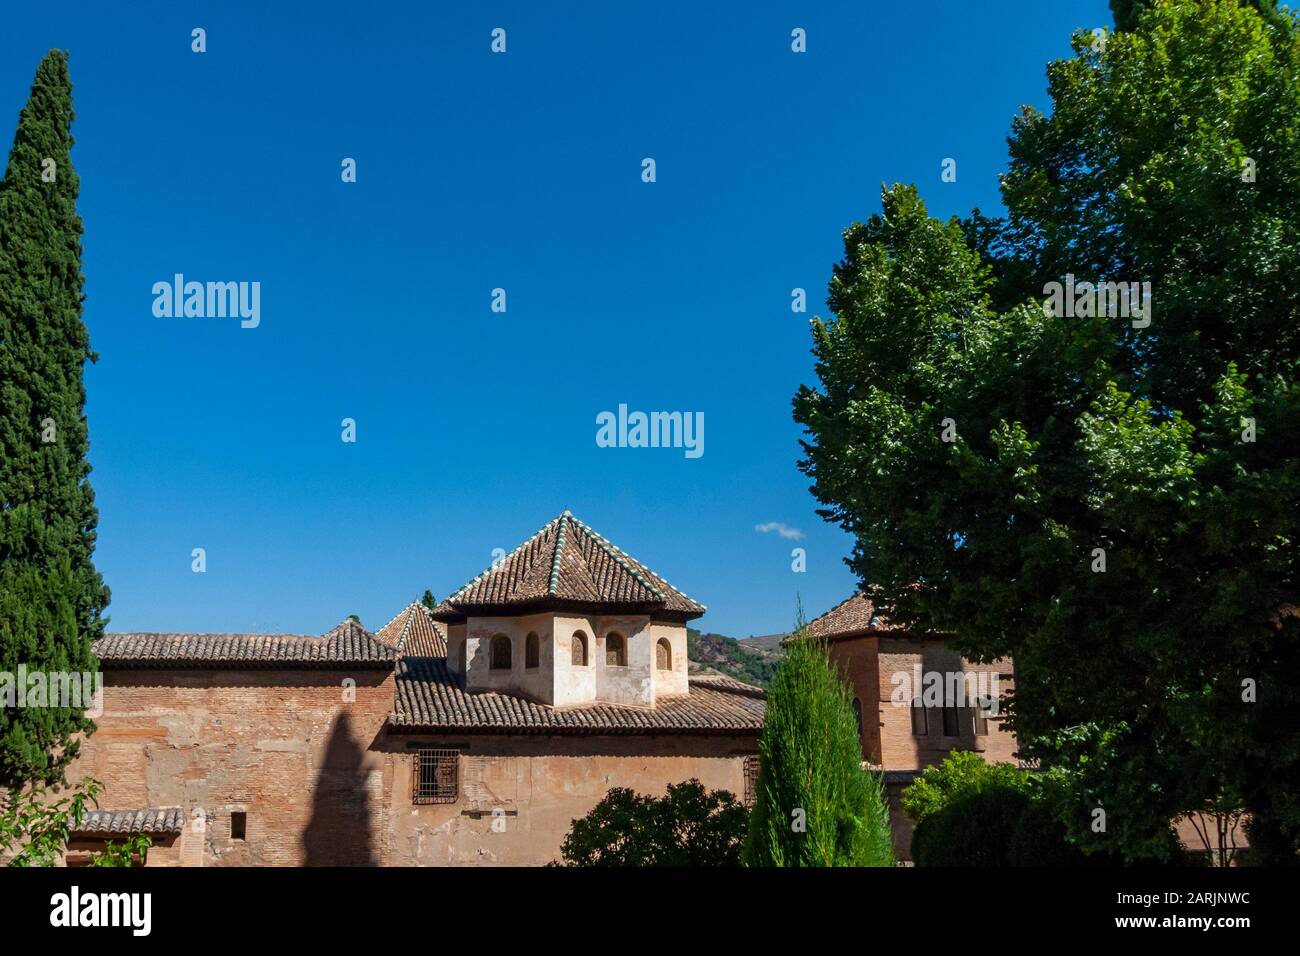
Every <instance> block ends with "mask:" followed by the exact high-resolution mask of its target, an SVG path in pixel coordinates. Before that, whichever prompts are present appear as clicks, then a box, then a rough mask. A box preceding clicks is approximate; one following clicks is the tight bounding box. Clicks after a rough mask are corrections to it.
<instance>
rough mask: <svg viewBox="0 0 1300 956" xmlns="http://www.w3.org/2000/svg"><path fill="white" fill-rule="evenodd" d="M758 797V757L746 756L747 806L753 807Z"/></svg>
mask: <svg viewBox="0 0 1300 956" xmlns="http://www.w3.org/2000/svg"><path fill="white" fill-rule="evenodd" d="M757 799H758V758H757V757H746V758H745V806H747V807H752V806H753V805H754V802H755V801H756V800H757Z"/></svg>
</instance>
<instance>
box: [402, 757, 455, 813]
mask: <svg viewBox="0 0 1300 956" xmlns="http://www.w3.org/2000/svg"><path fill="white" fill-rule="evenodd" d="M413 769H414V775H413V778H412V781H411V802H412V803H455V802H456V801H457V800H458V799H459V798H460V751H459V750H432V749H428V748H423V747H422V748H421V749H419V750H417V751H416V752H415V762H414V764H413Z"/></svg>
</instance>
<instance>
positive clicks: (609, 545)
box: [569, 515, 709, 611]
mask: <svg viewBox="0 0 1300 956" xmlns="http://www.w3.org/2000/svg"><path fill="white" fill-rule="evenodd" d="M569 517H570V518H573V520H574V521H575V522H577V524H578V527H580V528H582V529H583V530H585V531H586V532H587V533H588V534H589V535H591V536H592V537H593V538H595V539H596V543H597V544H599V545H601V547H602V548H603V549H604V550H605V552H606V553H607V554H610V555H612V556H613V557H615V558H616V559H620V560H623V561H628V562H631V561H634V560H635V559H634V558H633V557H632V556H631V555H629V554H628V553H627V552H625V551H624V550H623V549H622V548H620V547H619V546H618V545H616V544H615V543H614V542H613V541H610V540H608V539H607V538H605V537H604V536H602V535H601V533H600V532H599V531H596V530H594V529H592V528H589V527H587V525H585V524H583V523H582V522H581V521H580V520H579V519H577V518H574V517H573V516H572V515H570V516H569ZM637 563H640V562H637ZM628 570H629V571H631V572H632V573H633V574H634V575H636V577H637V579H638V580H641V579H642V576H641V575H640V574H637V572H636V569H635V568H629V569H628ZM654 574H655V577H657V578H659V580H660V581H663V583H664V584H666V585H668V586H669V587H670V588H672V589H673V590H674V591H676V592H677V593H678V594H680V595H681V596H682V597H684V598H686V600H688V601H690V602H691V603H692V604H699V606H700V607H701V608H703V609H704V610H705V611H708V609H709V608H708V606H707V605H705V604H700V602H699V601H697V600H695V598H693V597H691V596H690V595H689V594H687V593H686V592H685V591H683V590H682V589H681V588H679V587H677V585H675V584H673V582H671V581H669V580H668V579H667V578H666V577H664V576H663V575H662V574H660V573H659V572H657V571H656V572H654ZM648 586H649V587H650V589H651V590H652V591H654V592H655V593H656V594H658V595H659V596H660V597H666V595H665V594H664V593H663V591H661V590H659V588H658V587H656V586H655V585H653V584H648Z"/></svg>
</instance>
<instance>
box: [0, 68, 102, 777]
mask: <svg viewBox="0 0 1300 956" xmlns="http://www.w3.org/2000/svg"><path fill="white" fill-rule="evenodd" d="M72 119H73V113H72V84H71V82H70V80H69V78H68V64H67V59H66V57H65V55H64V54H63V53H61V52H58V51H52V52H50V53H49V54H48V55H46V57H45V58H44V59H43V60H42V61H41V64H40V66H39V67H38V69H37V71H36V79H35V82H34V83H33V85H32V89H31V97H30V99H29V100H28V101H27V105H26V106H24V107H23V109H22V112H21V113H20V114H19V118H18V130H17V133H16V134H15V136H14V145H13V149H12V151H11V152H10V154H9V162H8V165H7V167H6V169H5V173H4V178H3V179H2V180H0V671H6V672H9V673H16V672H17V669H18V665H20V664H22V665H25V666H26V668H27V670H28V671H29V672H31V671H40V672H44V673H51V672H58V673H69V672H79V673H80V672H92V671H95V670H96V669H97V666H96V664H95V661H94V658H93V656H92V654H91V650H90V645H91V641H92V640H93V639H94V638H95V637H97V636H98V635H99V634H100V633H101V631H102V629H103V621H102V619H101V613H102V611H103V609H104V607H105V606H106V605H107V603H108V589H107V588H105V587H104V583H103V581H102V579H101V578H100V576H99V573H98V572H97V571H96V570H95V566H94V564H93V562H92V560H91V555H92V552H93V551H94V547H95V525H96V522H97V520H98V513H97V511H96V509H95V502H94V495H93V493H92V491H91V488H90V484H89V481H88V480H87V479H88V475H89V473H90V465H89V463H88V461H87V459H86V455H87V450H88V447H89V440H88V435H87V428H86V416H85V412H84V407H85V403H86V391H85V386H84V384H83V381H82V368H83V366H84V364H85V362H86V361H87V360H88V359H91V358H92V354H91V351H90V341H89V336H88V334H87V331H86V327H85V325H84V324H83V323H82V320H81V302H82V276H81V219H80V217H79V216H78V215H77V209H76V203H77V193H78V189H79V182H78V179H77V174H76V172H75V171H74V170H73V168H72V158H71V150H72V143H73V140H72ZM93 727H94V725H93V723H92V722H91V721H90V720H89V719H87V718H86V717H85V716H84V713H83V711H82V709H81V708H79V707H76V706H65V707H60V706H47V707H0V787H4V788H9V789H14V788H21V787H22V786H23V785H24V784H26V783H28V782H32V781H35V782H41V783H53V782H57V781H60V780H61V779H62V775H63V770H64V768H65V767H66V766H67V764H68V763H69V761H70V760H71V759H72V758H73V757H74V756H75V755H76V753H77V749H78V741H77V739H76V738H77V735H78V734H80V733H83V732H87V731H90V730H91V729H93Z"/></svg>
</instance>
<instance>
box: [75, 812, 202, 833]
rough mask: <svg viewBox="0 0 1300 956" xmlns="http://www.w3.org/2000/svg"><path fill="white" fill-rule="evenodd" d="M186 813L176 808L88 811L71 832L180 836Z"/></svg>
mask: <svg viewBox="0 0 1300 956" xmlns="http://www.w3.org/2000/svg"><path fill="white" fill-rule="evenodd" d="M184 826H185V813H184V811H182V810H181V809H180V808H179V807H150V808H148V809H146V810H91V811H89V812H88V813H87V814H86V815H85V817H83V818H82V821H81V823H80V824H79V825H78V826H74V827H72V832H73V833H103V834H124V835H125V834H131V833H180V832H181V829H182V828H183V827H184Z"/></svg>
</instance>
